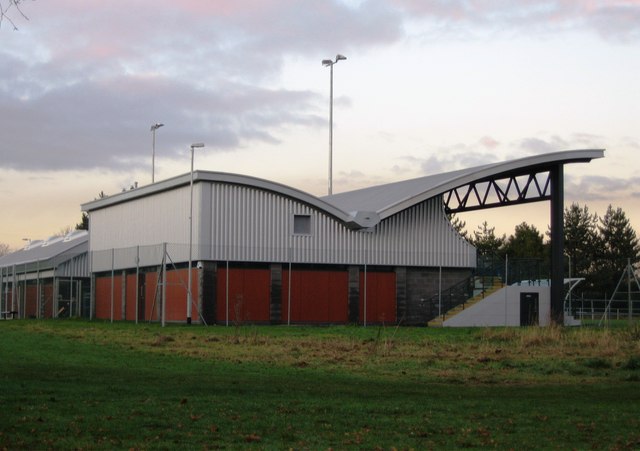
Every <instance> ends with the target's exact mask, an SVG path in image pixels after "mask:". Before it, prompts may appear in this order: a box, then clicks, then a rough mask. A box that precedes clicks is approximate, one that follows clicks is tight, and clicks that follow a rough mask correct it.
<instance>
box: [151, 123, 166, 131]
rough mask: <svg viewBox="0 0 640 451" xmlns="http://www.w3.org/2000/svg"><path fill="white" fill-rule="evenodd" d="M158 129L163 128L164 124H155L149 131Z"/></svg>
mask: <svg viewBox="0 0 640 451" xmlns="http://www.w3.org/2000/svg"><path fill="white" fill-rule="evenodd" d="M160 127H164V124H158V123H155V124H153V125H152V126H151V131H154V130H158V129H159V128H160Z"/></svg>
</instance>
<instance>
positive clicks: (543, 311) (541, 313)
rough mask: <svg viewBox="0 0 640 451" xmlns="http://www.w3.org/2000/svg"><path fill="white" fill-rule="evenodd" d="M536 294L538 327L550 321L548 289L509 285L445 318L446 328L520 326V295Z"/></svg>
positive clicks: (545, 287)
mask: <svg viewBox="0 0 640 451" xmlns="http://www.w3.org/2000/svg"><path fill="white" fill-rule="evenodd" d="M523 293H525V294H530V293H535V294H537V298H538V324H539V325H541V326H546V325H548V324H549V322H550V293H549V287H548V286H529V285H510V286H508V287H504V288H501V289H499V290H497V291H495V292H494V293H492V294H491V295H489V296H487V297H485V298H484V299H482V300H480V301H478V302H477V303H475V304H473V305H472V306H470V307H469V308H466V309H464V310H462V311H460V312H459V313H458V314H456V315H455V316H452V317H450V318H447V319H445V321H444V323H443V324H442V325H443V327H494V326H520V325H521V316H520V305H521V304H520V303H521V301H520V299H521V294H523Z"/></svg>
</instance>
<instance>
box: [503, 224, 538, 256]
mask: <svg viewBox="0 0 640 451" xmlns="http://www.w3.org/2000/svg"><path fill="white" fill-rule="evenodd" d="M504 249H505V251H506V253H507V254H508V255H509V257H510V258H511V257H515V258H540V259H542V258H544V257H545V256H546V253H545V247H544V242H543V236H542V234H541V233H540V232H539V231H538V229H537V228H536V227H535V226H533V225H529V224H527V223H526V222H523V223H521V224H518V225H517V226H516V229H515V233H514V234H513V235H511V236H510V237H509V238H508V239H507V241H506V243H505V246H504Z"/></svg>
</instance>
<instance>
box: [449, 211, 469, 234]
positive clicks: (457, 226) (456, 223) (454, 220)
mask: <svg viewBox="0 0 640 451" xmlns="http://www.w3.org/2000/svg"><path fill="white" fill-rule="evenodd" d="M449 221H450V222H451V227H453V228H454V230H455V231H456V232H458V233H459V234H460V235H461V236H462V237H463V238H465V239H466V238H467V237H468V235H469V233H468V232H467V229H466V227H467V223H466V221H463V220H462V219H460V218H459V217H458V216H456V214H455V213H451V214H450V215H449Z"/></svg>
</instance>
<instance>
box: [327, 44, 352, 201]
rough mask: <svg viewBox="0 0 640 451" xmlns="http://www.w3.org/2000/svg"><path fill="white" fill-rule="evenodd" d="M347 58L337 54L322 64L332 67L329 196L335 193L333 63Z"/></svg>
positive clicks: (330, 84) (330, 83)
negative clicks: (334, 57) (333, 58)
mask: <svg viewBox="0 0 640 451" xmlns="http://www.w3.org/2000/svg"><path fill="white" fill-rule="evenodd" d="M346 59H347V57H346V56H344V55H340V54H337V55H336V59H335V61H333V60H322V65H323V66H329V68H330V69H331V71H330V73H331V75H330V81H329V196H331V195H332V194H333V65H334V64H336V63H337V62H338V61H341V60H346Z"/></svg>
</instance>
